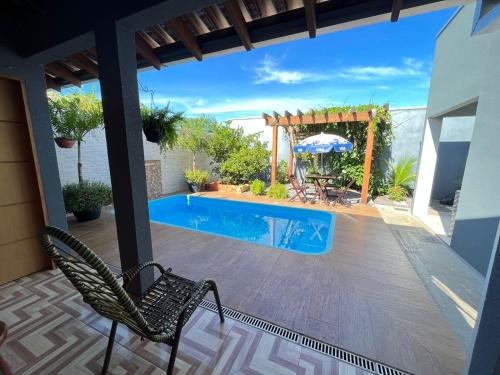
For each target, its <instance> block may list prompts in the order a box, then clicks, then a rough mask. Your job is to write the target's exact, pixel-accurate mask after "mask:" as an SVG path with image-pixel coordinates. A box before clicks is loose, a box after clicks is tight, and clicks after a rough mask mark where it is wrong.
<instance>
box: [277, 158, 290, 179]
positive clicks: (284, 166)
mask: <svg viewBox="0 0 500 375" xmlns="http://www.w3.org/2000/svg"><path fill="white" fill-rule="evenodd" d="M276 179H277V180H278V182H279V183H280V184H288V163H287V162H286V160H282V161H280V163H279V164H278V168H277V170H276Z"/></svg>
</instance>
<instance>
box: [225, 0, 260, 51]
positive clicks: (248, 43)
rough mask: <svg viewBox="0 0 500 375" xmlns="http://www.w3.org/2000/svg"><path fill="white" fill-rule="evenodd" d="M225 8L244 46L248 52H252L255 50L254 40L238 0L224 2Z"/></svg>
mask: <svg viewBox="0 0 500 375" xmlns="http://www.w3.org/2000/svg"><path fill="white" fill-rule="evenodd" d="M224 8H225V9H226V11H227V14H228V16H229V18H230V19H231V22H232V23H233V27H234V29H235V30H236V33H237V34H238V36H239V37H240V40H241V43H243V46H244V47H245V49H246V50H247V51H250V50H251V49H253V45H252V40H251V38H250V33H249V32H248V28H247V24H246V22H245V18H244V17H243V13H242V12H241V8H240V6H239V5H238V3H237V2H236V0H227V1H225V2H224Z"/></svg>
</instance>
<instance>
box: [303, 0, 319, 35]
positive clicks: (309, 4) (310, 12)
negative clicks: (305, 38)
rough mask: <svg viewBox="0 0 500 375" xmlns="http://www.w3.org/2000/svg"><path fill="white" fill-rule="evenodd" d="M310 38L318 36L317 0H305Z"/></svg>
mask: <svg viewBox="0 0 500 375" xmlns="http://www.w3.org/2000/svg"><path fill="white" fill-rule="evenodd" d="M304 8H305V12H306V21H307V29H308V30H309V38H316V27H317V25H316V0H304Z"/></svg>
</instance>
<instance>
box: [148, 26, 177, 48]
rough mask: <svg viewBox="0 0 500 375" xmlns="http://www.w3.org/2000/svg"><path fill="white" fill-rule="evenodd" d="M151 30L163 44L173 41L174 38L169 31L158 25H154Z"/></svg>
mask: <svg viewBox="0 0 500 375" xmlns="http://www.w3.org/2000/svg"><path fill="white" fill-rule="evenodd" d="M151 30H152V31H153V32H154V33H155V35H156V36H157V37H158V38H159V39H160V40H161V41H163V43H164V44H170V43H174V42H175V40H174V38H172V37H171V36H170V34H169V33H167V31H166V30H165V29H164V28H163V26H160V25H154V26H153V27H152V28H151Z"/></svg>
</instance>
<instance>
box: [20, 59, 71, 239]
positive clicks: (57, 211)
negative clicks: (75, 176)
mask: <svg viewBox="0 0 500 375" xmlns="http://www.w3.org/2000/svg"><path fill="white" fill-rule="evenodd" d="M22 73H23V76H22V80H23V82H24V85H23V95H24V99H25V101H26V106H27V109H28V116H29V121H30V123H31V128H32V134H33V141H34V143H35V153H36V158H37V162H38V167H39V176H40V184H41V188H42V190H43V194H42V195H43V199H44V206H45V211H46V215H47V222H48V224H49V225H53V226H56V227H59V228H61V229H64V230H67V229H68V222H67V220H66V211H65V209H64V201H63V196H62V190H61V181H60V179H59V169H58V167H57V156H56V148H55V143H54V135H53V134H52V125H51V124H50V116H49V106H48V103H47V86H46V82H45V72H44V71H43V68H42V67H40V66H33V67H32V68H29V69H28V68H26V69H24V70H23V72H22Z"/></svg>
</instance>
